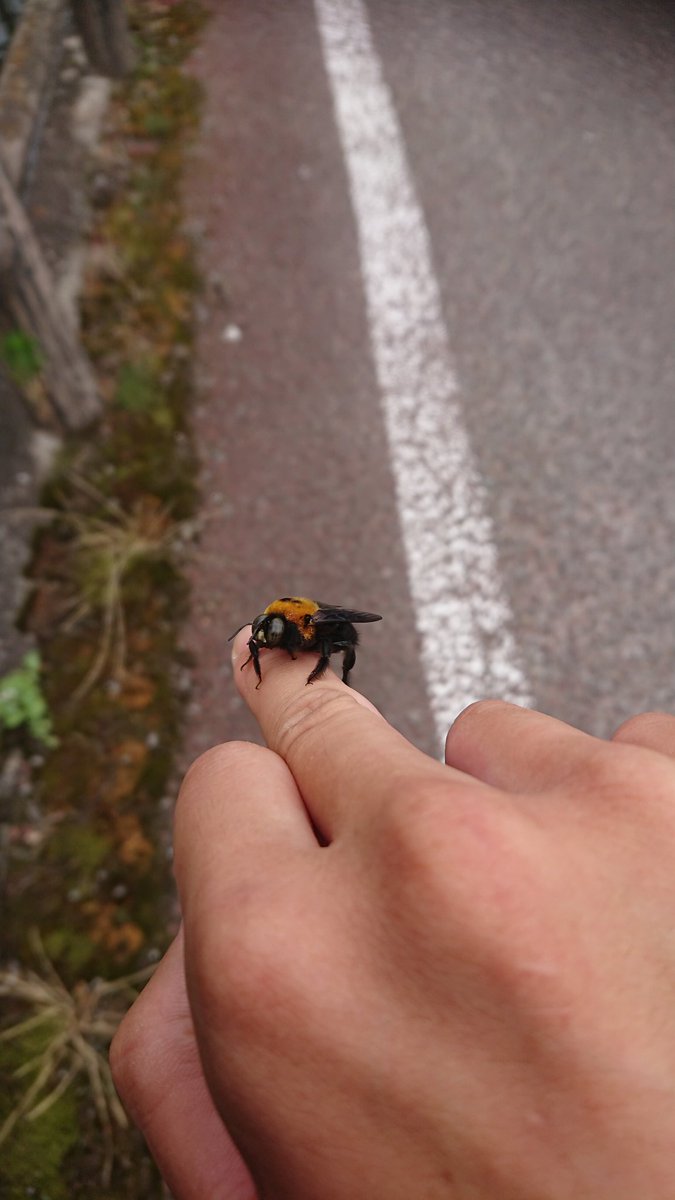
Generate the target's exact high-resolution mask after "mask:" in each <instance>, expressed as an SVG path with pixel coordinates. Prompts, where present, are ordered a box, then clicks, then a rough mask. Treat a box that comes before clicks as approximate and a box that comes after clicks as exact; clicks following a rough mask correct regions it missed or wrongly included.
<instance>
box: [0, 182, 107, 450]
mask: <svg viewBox="0 0 675 1200" xmlns="http://www.w3.org/2000/svg"><path fill="white" fill-rule="evenodd" d="M0 224H1V225H2V227H3V228H4V232H5V235H6V236H7V238H8V240H9V242H10V245H11V249H12V270H11V278H10V281H9V282H10V286H9V287H8V288H7V289H6V303H7V305H8V307H9V308H10V310H11V312H12V314H13V316H14V318H15V320H16V322H17V324H18V325H19V327H20V328H21V329H23V330H24V331H25V332H28V333H30V334H32V336H33V337H34V338H35V339H36V341H37V343H38V345H39V347H40V350H41V352H42V356H43V363H44V366H43V375H44V382H45V387H46V390H47V396H48V398H49V401H50V402H51V404H52V405H53V408H54V412H55V415H56V420H57V422H58V424H60V425H62V426H63V427H64V428H65V429H69V430H77V429H82V428H83V427H85V426H86V425H88V424H90V423H91V422H92V421H94V420H95V419H96V417H97V416H98V415H99V413H100V408H101V403H100V398H99V396H98V392H97V388H96V382H95V379H94V374H93V371H92V369H91V364H90V362H89V360H88V358H87V356H86V354H85V353H84V351H83V349H82V346H81V344H80V341H79V337H78V333H77V330H76V329H75V327H74V323H73V320H72V318H71V316H70V313H69V312H68V311H67V310H66V308H65V307H64V305H63V303H62V301H61V300H60V298H59V295H58V292H57V289H56V285H55V283H54V280H53V278H52V275H51V272H50V270H49V267H48V265H47V263H46V262H45V259H44V255H43V253H42V250H41V249H40V244H39V242H38V240H37V238H36V236H35V233H34V231H33V227H32V225H31V223H30V220H29V219H28V216H27V215H26V211H25V209H24V207H23V205H22V203H21V201H20V199H19V197H18V196H17V194H16V191H15V189H14V187H13V186H12V182H11V179H10V177H9V175H8V172H7V170H6V168H5V166H4V163H3V161H2V160H1V159H0Z"/></svg>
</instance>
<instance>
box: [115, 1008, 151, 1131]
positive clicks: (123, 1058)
mask: <svg viewBox="0 0 675 1200" xmlns="http://www.w3.org/2000/svg"><path fill="white" fill-rule="evenodd" d="M140 1045H141V1037H140V1034H139V1031H138V1028H137V1021H136V1018H135V1015H134V1013H133V1010H132V1011H131V1012H129V1013H127V1015H126V1017H125V1018H124V1020H123V1021H122V1022H121V1024H120V1025H119V1026H118V1028H117V1030H116V1032H115V1035H114V1037H113V1040H112V1042H111V1043H110V1050H109V1063H110V1073H111V1075H112V1080H113V1083H114V1085H115V1090H116V1091H117V1093H118V1095H119V1097H120V1099H121V1100H122V1102H123V1103H124V1105H125V1107H127V1108H128V1109H129V1110H132V1109H133V1108H134V1101H135V1098H136V1096H137V1094H138V1092H139V1090H140V1087H141V1084H142V1080H143V1075H144V1072H143V1071H142V1070H140V1069H139V1063H138V1050H139V1048H140Z"/></svg>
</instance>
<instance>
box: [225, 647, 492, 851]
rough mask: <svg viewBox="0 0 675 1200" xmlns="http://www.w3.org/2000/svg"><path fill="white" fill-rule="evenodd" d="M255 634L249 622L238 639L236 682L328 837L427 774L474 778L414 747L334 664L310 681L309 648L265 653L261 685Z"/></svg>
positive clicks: (364, 817) (366, 816) (442, 777)
mask: <svg viewBox="0 0 675 1200" xmlns="http://www.w3.org/2000/svg"><path fill="white" fill-rule="evenodd" d="M249 636H250V627H248V626H247V627H246V628H245V629H243V630H241V631H240V633H239V634H238V635H237V638H236V639H235V642H234V649H233V654H232V659H233V666H234V677H235V682H236V685H237V687H238V689H239V691H240V693H241V695H242V697H243V699H244V700H245V701H246V703H247V704H248V706H249V708H250V709H251V712H252V713H253V715H254V717H255V718H256V720H257V722H258V724H259V725H260V728H261V730H262V733H263V736H264V738H265V741H266V742H267V745H268V746H269V747H270V749H271V750H274V751H275V752H276V753H277V754H279V755H280V756H281V757H282V758H283V759H284V760H285V761H286V763H287V764H288V766H289V768H290V770H291V772H292V774H293V776H294V778H295V781H296V783H297V785H298V788H299V790H300V792H301V794H302V797H303V800H304V802H305V804H306V806H307V808H308V811H309V813H310V816H311V818H312V821H313V822H314V824H315V826H316V827H317V829H318V830H320V832H321V833H322V835H323V836H324V837H325V838H326V839H327V840H329V841H332V840H333V839H334V838H335V837H336V836H337V835H338V833H339V832H340V830H341V829H344V828H345V826H347V825H353V824H354V823H356V822H358V821H360V820H368V819H369V818H370V816H372V814H373V812H374V811H375V810H376V809H379V808H380V807H381V806H382V805H383V804H386V803H387V802H388V801H389V800H390V799H391V797H392V794H393V792H394V790H397V791H399V790H400V791H401V792H402V791H403V789H405V788H406V787H412V786H415V787H419V785H420V783H421V782H423V781H424V779H425V778H426V779H430V780H431V779H435V778H438V779H439V781H440V780H442V781H443V783H444V785H445V786H446V787H447V785H448V782H449V781H450V779H451V778H452V777H453V776H454V777H456V778H457V779H458V780H462V781H463V782H468V781H469V777H468V776H465V775H463V774H462V773H461V772H459V771H451V770H450V769H449V768H448V767H444V766H442V765H441V764H440V763H436V762H434V761H433V759H430V758H428V757H427V755H426V754H423V753H422V751H421V750H417V749H416V748H415V747H414V746H412V745H411V744H410V742H408V741H407V740H406V738H404V737H403V736H402V734H400V733H398V732H397V730H395V729H394V728H393V727H392V726H391V725H390V724H389V723H388V722H387V721H386V720H385V719H384V717H383V716H382V715H381V714H380V713H379V712H378V711H377V709H376V708H374V706H373V705H372V704H371V703H370V701H369V700H366V698H365V697H364V696H361V695H360V694H359V692H355V691H354V690H353V689H352V688H349V687H347V686H346V685H345V684H344V683H341V682H340V680H339V679H338V678H337V677H336V676H335V675H334V673H333V672H332V671H328V672H327V673H326V674H325V675H324V676H323V677H322V678H321V679H319V680H317V681H316V682H315V683H313V684H310V685H308V684H307V675H308V673H309V670H310V669H311V665H312V658H311V656H310V655H309V654H307V653H305V654H302V655H300V656H299V657H298V658H297V659H296V660H295V661H293V660H291V659H290V658H289V657H288V656H287V655H286V654H285V653H284V652H283V651H281V650H276V649H275V650H270V651H269V652H267V653H264V654H263V656H262V657H261V666H262V673H263V679H262V683H261V685H260V686H259V687H256V684H257V679H256V675H255V672H254V670H253V664H252V663H249V664H248V665H246V659H247V656H248V646H247V643H248V637H249ZM242 667H243V669H242Z"/></svg>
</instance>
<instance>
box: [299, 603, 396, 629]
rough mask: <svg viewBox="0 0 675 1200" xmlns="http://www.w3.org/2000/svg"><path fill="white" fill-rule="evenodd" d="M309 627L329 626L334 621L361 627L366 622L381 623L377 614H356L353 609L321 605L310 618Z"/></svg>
mask: <svg viewBox="0 0 675 1200" xmlns="http://www.w3.org/2000/svg"><path fill="white" fill-rule="evenodd" d="M309 620H310V625H330V624H334V623H335V621H349V623H350V625H363V624H365V623H366V622H367V621H381V620H382V617H381V616H380V615H379V613H369V612H358V611H357V610H356V609H353V608H338V607H337V605H333V606H331V605H329V604H322V605H321V608H318V609H317V610H316V612H315V613H313V614H312V616H311V617H310V619H309Z"/></svg>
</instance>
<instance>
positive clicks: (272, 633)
mask: <svg viewBox="0 0 675 1200" xmlns="http://www.w3.org/2000/svg"><path fill="white" fill-rule="evenodd" d="M285 628H286V622H285V620H284V618H283V617H280V616H279V614H278V613H267V614H265V613H261V614H260V616H259V617H256V619H255V621H254V622H253V629H252V634H251V636H252V637H253V638H254V639H255V641H256V642H257V643H258V645H259V646H278V645H279V642H280V641H281V639H282V637H283V636H284V630H285Z"/></svg>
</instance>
